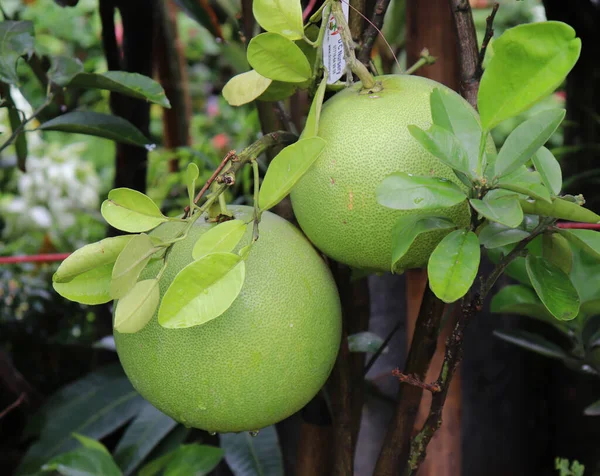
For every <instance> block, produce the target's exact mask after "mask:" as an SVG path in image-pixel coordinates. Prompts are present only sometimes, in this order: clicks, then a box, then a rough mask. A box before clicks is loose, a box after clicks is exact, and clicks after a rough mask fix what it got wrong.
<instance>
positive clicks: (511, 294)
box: [490, 284, 556, 322]
mask: <svg viewBox="0 0 600 476" xmlns="http://www.w3.org/2000/svg"><path fill="white" fill-rule="evenodd" d="M490 310H491V311H492V312H494V313H497V314H517V315H520V316H528V317H532V318H534V319H541V320H544V321H547V322H552V321H554V322H556V319H554V317H553V316H552V314H550V313H549V312H548V310H547V309H546V308H545V307H544V305H543V304H542V302H541V301H540V300H539V298H538V297H537V295H536V294H535V292H534V291H533V289H531V288H530V287H529V286H524V285H522V284H513V285H511V286H505V287H503V288H502V289H501V290H500V291H498V293H496V295H494V297H493V298H492V302H491V303H490Z"/></svg>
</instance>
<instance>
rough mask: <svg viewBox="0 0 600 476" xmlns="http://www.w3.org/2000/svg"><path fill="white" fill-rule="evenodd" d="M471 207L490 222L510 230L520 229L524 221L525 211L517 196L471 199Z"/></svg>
mask: <svg viewBox="0 0 600 476" xmlns="http://www.w3.org/2000/svg"><path fill="white" fill-rule="evenodd" d="M469 203H470V204H471V206H472V207H473V208H474V209H475V210H476V211H477V213H479V214H480V215H482V216H484V217H485V218H487V219H488V220H491V221H495V222H497V223H501V224H502V225H506V226H508V227H510V228H516V227H518V226H519V225H520V224H521V222H522V221H523V210H521V206H520V205H519V199H518V198H517V196H516V195H507V196H503V197H499V198H494V199H491V200H486V199H485V198H484V199H483V200H479V199H470V200H469Z"/></svg>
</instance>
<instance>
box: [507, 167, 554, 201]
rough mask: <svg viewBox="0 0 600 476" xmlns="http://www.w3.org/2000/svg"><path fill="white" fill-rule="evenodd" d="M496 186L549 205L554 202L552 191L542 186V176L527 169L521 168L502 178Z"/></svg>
mask: <svg viewBox="0 0 600 476" xmlns="http://www.w3.org/2000/svg"><path fill="white" fill-rule="evenodd" d="M496 186H497V187H498V188H501V189H503V190H510V191H512V192H517V193H521V194H523V195H526V196H529V197H531V198H535V199H538V200H543V201H545V202H548V203H551V202H552V198H551V197H550V191H549V190H548V189H547V188H546V186H545V185H543V184H542V177H541V176H540V174H539V173H538V172H534V171H530V170H528V169H527V167H520V168H519V169H517V170H516V171H515V172H513V173H512V174H509V175H505V176H504V177H501V178H500V180H499V181H498V183H497V184H496Z"/></svg>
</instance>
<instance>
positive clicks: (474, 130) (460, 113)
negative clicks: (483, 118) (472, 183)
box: [430, 88, 483, 175]
mask: <svg viewBox="0 0 600 476" xmlns="http://www.w3.org/2000/svg"><path fill="white" fill-rule="evenodd" d="M430 104H431V116H432V118H433V123H434V124H435V125H438V126H440V127H443V128H444V129H446V130H447V131H448V132H451V133H452V134H454V135H455V136H456V137H457V138H458V140H459V141H460V144H462V147H463V148H464V150H465V152H466V154H467V156H468V161H469V166H468V170H473V171H477V175H480V174H481V171H482V167H481V166H482V165H483V164H479V145H480V143H481V140H482V130H481V125H480V124H479V121H478V120H477V113H476V112H475V110H474V109H473V108H472V107H471V105H470V104H469V103H467V101H465V100H464V99H463V98H462V97H460V96H459V95H458V94H455V93H454V92H453V91H449V90H447V89H443V90H442V89H440V88H435V89H434V90H433V92H432V93H431V96H430Z"/></svg>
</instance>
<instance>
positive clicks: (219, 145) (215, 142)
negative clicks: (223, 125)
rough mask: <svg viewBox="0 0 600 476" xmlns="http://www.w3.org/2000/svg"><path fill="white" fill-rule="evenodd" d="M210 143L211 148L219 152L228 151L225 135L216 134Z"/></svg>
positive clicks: (226, 136) (227, 138)
mask: <svg viewBox="0 0 600 476" xmlns="http://www.w3.org/2000/svg"><path fill="white" fill-rule="evenodd" d="M211 142H212V146H213V147H214V148H215V149H217V150H219V151H223V150H226V149H229V136H228V135H227V134H224V133H220V134H217V135H216V136H214V137H213V138H212V141H211Z"/></svg>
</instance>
